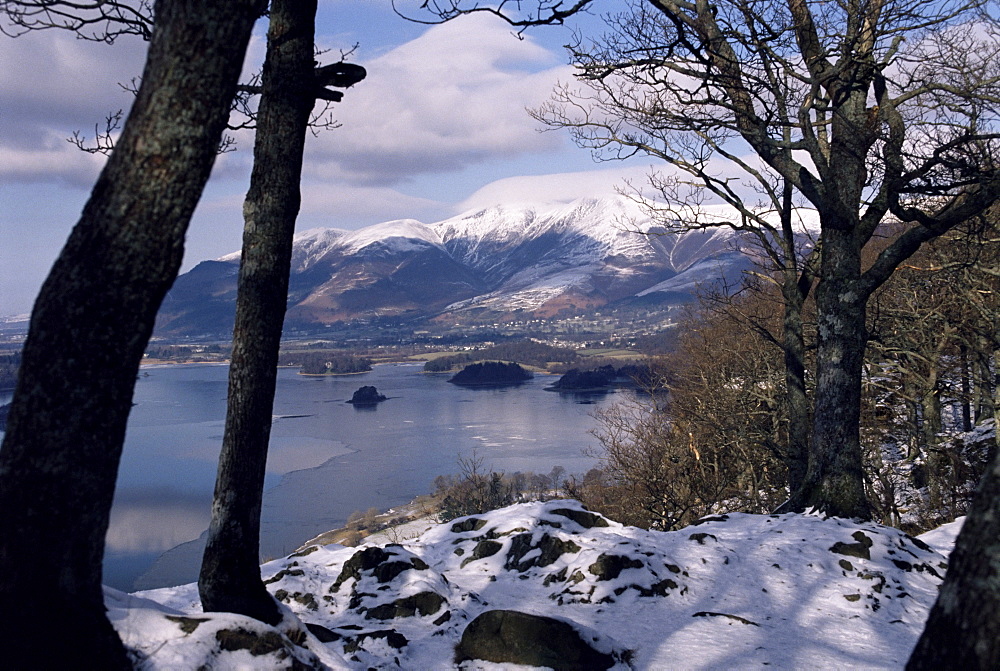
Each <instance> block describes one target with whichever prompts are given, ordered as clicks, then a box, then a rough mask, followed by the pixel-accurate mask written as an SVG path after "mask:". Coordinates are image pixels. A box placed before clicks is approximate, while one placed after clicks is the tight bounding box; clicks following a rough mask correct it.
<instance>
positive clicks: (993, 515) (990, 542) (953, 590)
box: [906, 457, 1000, 671]
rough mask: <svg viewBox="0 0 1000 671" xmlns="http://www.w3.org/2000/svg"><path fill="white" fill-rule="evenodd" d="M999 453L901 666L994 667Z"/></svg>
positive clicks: (998, 648)
mask: <svg viewBox="0 0 1000 671" xmlns="http://www.w3.org/2000/svg"><path fill="white" fill-rule="evenodd" d="M998 557H1000V457H995V458H994V459H993V462H992V463H991V464H990V468H989V469H988V470H987V471H986V474H985V475H984V476H983V479H982V481H981V482H980V483H979V489H978V491H977V492H976V498H975V500H974V501H973V503H972V508H971V509H970V510H969V515H968V517H967V518H966V520H965V525H964V526H963V527H962V532H961V533H960V534H959V536H958V542H957V543H956V544H955V550H954V551H953V552H952V553H951V557H950V558H949V560H948V574H947V575H946V576H945V580H944V584H943V585H941V591H940V592H939V593H938V598H937V601H936V602H935V604H934V607H933V608H932V609H931V613H930V616H929V617H928V619H927V625H926V626H925V627H924V632H923V634H922V635H921V636H920V640H919V641H917V646H916V648H914V650H913V654H912V655H911V656H910V660H909V662H907V664H906V668H907V669H908V670H910V671H922V670H923V669H928V670H930V669H933V670H935V671H937V670H938V669H997V668H1000V618H998V617H997V613H1000V573H998V572H997V558H998Z"/></svg>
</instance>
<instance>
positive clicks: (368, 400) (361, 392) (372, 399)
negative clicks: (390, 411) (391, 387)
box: [348, 385, 387, 405]
mask: <svg viewBox="0 0 1000 671" xmlns="http://www.w3.org/2000/svg"><path fill="white" fill-rule="evenodd" d="M386 398H387V397H386V396H384V395H382V394H380V393H378V389H376V388H375V387H372V386H371V385H365V386H364V387H361V388H360V389H358V390H357V391H356V392H354V396H352V397H351V400H350V401H348V403H353V404H354V405H375V404H376V403H381V402H382V401H384V400H386Z"/></svg>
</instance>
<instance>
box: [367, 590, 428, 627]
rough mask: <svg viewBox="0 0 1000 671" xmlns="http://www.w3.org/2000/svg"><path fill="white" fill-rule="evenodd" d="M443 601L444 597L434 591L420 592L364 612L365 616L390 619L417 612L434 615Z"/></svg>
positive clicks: (375, 618)
mask: <svg viewBox="0 0 1000 671" xmlns="http://www.w3.org/2000/svg"><path fill="white" fill-rule="evenodd" d="M444 603H445V599H444V597H443V596H441V595H440V594H437V593H436V592H420V593H418V594H414V595H413V596H408V597H405V598H402V599H396V600H395V601H393V602H392V603H384V604H382V605H380V606H375V607H374V608H371V609H369V610H368V612H366V613H365V618H367V619H369V620H373V619H374V620H392V619H394V618H397V617H413V616H415V615H417V614H418V613H419V614H420V615H434V614H435V613H437V612H438V611H439V610H441V606H442V605H444Z"/></svg>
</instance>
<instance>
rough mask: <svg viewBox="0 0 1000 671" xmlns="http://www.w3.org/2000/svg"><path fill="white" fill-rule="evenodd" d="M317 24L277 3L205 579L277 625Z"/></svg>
mask: <svg viewBox="0 0 1000 671" xmlns="http://www.w3.org/2000/svg"><path fill="white" fill-rule="evenodd" d="M315 18H316V0H305V1H298V0H274V1H273V2H272V3H271V13H270V26H269V28H268V37H267V55H266V56H265V61H264V71H263V81H262V87H263V88H262V91H261V99H260V105H259V109H258V117H257V137H256V142H255V144H254V166H253V172H252V175H251V180H250V190H249V192H248V193H247V197H246V201H245V202H244V205H243V215H244V219H245V227H244V233H243V255H242V259H241V262H240V272H239V280H238V293H237V301H236V324H235V327H234V330H233V354H232V362H231V364H230V368H229V398H228V406H227V412H226V428H225V434H224V436H223V442H222V453H221V455H220V458H219V471H218V476H217V479H216V484H215V499H214V502H213V504H212V522H211V526H210V527H209V533H208V540H207V543H206V546H205V554H204V558H203V560H202V566H201V573H200V576H199V579H198V591H199V594H200V595H201V601H202V606H203V607H204V609H205V610H206V611H228V612H233V613H240V614H243V615H248V616H250V617H253V618H256V619H258V620H261V621H264V622H267V623H269V624H276V623H277V622H278V621H279V620H280V614H279V611H278V608H277V606H276V605H275V602H274V600H273V599H272V597H271V595H270V594H269V593H268V592H267V590H266V589H265V588H264V585H263V583H262V582H261V580H260V557H259V548H260V511H261V498H262V493H263V489H264V472H265V466H266V463H267V449H268V440H269V438H270V432H271V411H272V407H273V404H274V388H275V377H276V373H277V365H278V348H279V345H280V340H281V330H282V324H283V322H284V318H285V309H286V304H287V295H288V277H289V270H290V267H291V257H292V237H293V235H294V232H295V219H296V217H297V216H298V212H299V203H300V193H299V181H300V177H301V173H302V156H303V151H304V147H305V135H306V129H307V127H308V123H309V113H310V112H311V110H312V107H313V104H314V102H315V97H314V96H315V93H314V87H313V68H314V62H313V53H314V52H313V49H314V32H315Z"/></svg>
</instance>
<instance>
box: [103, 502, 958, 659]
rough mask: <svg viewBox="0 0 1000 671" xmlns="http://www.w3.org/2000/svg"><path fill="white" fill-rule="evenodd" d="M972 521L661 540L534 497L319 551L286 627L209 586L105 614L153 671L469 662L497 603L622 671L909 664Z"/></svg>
mask: <svg viewBox="0 0 1000 671" xmlns="http://www.w3.org/2000/svg"><path fill="white" fill-rule="evenodd" d="M959 526H960V524H957V523H956V524H952V525H947V527H943V528H941V529H938V530H935V531H933V532H930V534H928V535H927V541H926V543H925V542H923V541H921V540H918V539H914V538H911V537H909V536H907V535H905V534H903V533H902V532H900V531H898V530H897V529H893V528H889V527H884V526H880V525H877V524H873V523H856V522H852V521H848V520H842V519H823V518H822V517H820V516H816V515H798V514H786V515H771V516H768V515H746V514H730V515H723V516H717V517H710V518H706V519H705V520H702V522H700V523H699V524H697V525H694V526H691V527H688V528H686V529H682V530H679V531H674V532H668V533H662V532H650V531H644V530H641V529H636V528H634V527H625V526H621V525H619V524H616V523H614V522H609V521H607V520H605V519H604V518H601V517H599V516H597V515H594V514H592V513H588V512H586V511H585V510H584V509H583V508H582V507H581V506H580V504H579V503H577V502H575V501H566V500H562V501H549V502H546V503H526V504H518V505H514V506H511V507H509V508H505V509H502V510H497V511H493V512H491V513H488V514H484V515H479V516H475V517H470V518H460V519H458V520H454V521H452V522H449V523H445V524H439V525H435V526H433V527H432V528H431V529H429V530H427V531H426V532H424V533H422V534H421V535H419V536H417V537H416V538H412V539H409V540H403V541H402V544H400V545H392V544H390V545H383V546H379V545H376V544H374V543H372V542H369V543H368V544H366V545H363V546H361V547H359V548H344V547H340V546H326V547H320V546H313V547H311V548H307V549H306V550H304V551H301V552H299V553H296V554H293V555H291V556H289V557H286V558H284V559H280V560H277V561H273V562H270V563H268V564H265V565H264V566H263V567H262V575H263V577H264V578H265V580H266V581H267V583H268V585H267V586H268V589H269V590H270V591H271V592H272V594H274V595H275V596H276V597H277V598H278V599H280V600H281V601H282V602H283V603H285V604H286V605H287V609H288V611H287V613H286V617H285V621H284V622H283V623H282V625H280V626H279V627H278V628H277V629H275V628H272V627H269V626H267V625H263V624H261V623H259V622H256V621H254V620H250V619H248V618H244V617H240V616H236V615H231V614H220V613H213V614H207V615H206V614H203V613H202V612H201V609H200V605H199V603H198V595H197V589H196V587H195V586H194V585H184V586H181V587H174V588H166V589H159V590H152V591H148V592H141V593H137V594H133V595H129V594H124V593H121V592H117V591H114V590H111V589H107V590H106V603H107V606H108V611H109V617H110V618H111V621H112V623H113V624H114V626H115V627H116V629H117V630H118V632H119V634H120V635H121V637H122V639H123V640H124V642H125V644H126V646H128V647H129V648H131V649H132V650H133V651H135V652H136V655H137V657H138V658H139V659H140V660H141V662H140V667H139V668H144V669H195V668H200V667H203V666H204V667H206V668H217V669H236V668H253V669H272V668H324V667H329V668H347V669H368V668H377V669H407V670H409V669H421V670H423V669H449V668H458V665H456V664H455V662H454V661H453V660H454V649H455V646H456V644H457V643H458V642H459V640H460V639H461V637H462V633H463V631H464V630H465V628H466V625H467V624H468V623H469V622H470V621H472V620H473V619H474V618H476V617H477V616H478V615H480V614H481V613H483V612H485V611H490V610H495V609H509V610H516V611H520V612H523V613H530V614H534V615H542V616H547V617H550V618H556V619H559V620H562V621H565V622H568V623H570V624H571V625H572V626H573V627H574V628H575V629H576V630H577V631H580V632H585V633H587V634H588V635H589V639H590V640H594V639H597V643H595V644H594V645H595V647H598V648H601V649H604V650H615V651H619V652H624V651H631V652H630V653H629V652H626V653H625V654H624V655H619V657H618V660H619V661H618V662H617V665H616V667H615V668H619V669H625V668H635V669H657V670H658V669H733V668H759V667H763V666H767V667H769V668H779V669H823V668H826V669H833V668H887V669H899V668H902V667H903V666H904V664H905V663H906V659H907V657H908V655H909V653H910V650H911V649H912V647H913V646H914V644H915V643H916V640H917V637H918V636H919V634H920V631H921V629H922V628H923V623H924V620H925V619H926V616H927V612H928V610H929V608H930V607H931V605H932V604H933V602H934V599H935V598H936V594H937V589H938V586H939V585H940V583H941V579H942V577H943V576H944V572H945V568H946V560H947V553H948V552H950V549H951V546H952V544H953V542H954V537H955V536H956V535H957V533H958V527H959ZM301 623H310V624H312V625H313V631H317V632H319V633H321V634H323V638H327V639H334V640H330V641H329V642H327V643H321V642H320V641H319V640H318V639H317V638H316V637H315V636H314V635H313V634H312V633H306V629H305V628H304V627H303V625H302V624H301ZM316 625H319V626H318V627H317V626H316ZM296 642H298V643H299V644H296ZM302 664H305V667H303V666H302ZM460 668H463V669H471V668H481V669H524V668H527V667H522V666H513V665H509V664H491V663H480V662H464V663H463V665H462V666H461V667H460Z"/></svg>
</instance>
